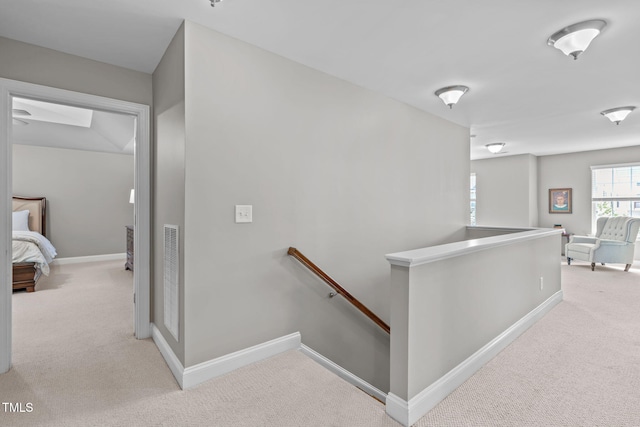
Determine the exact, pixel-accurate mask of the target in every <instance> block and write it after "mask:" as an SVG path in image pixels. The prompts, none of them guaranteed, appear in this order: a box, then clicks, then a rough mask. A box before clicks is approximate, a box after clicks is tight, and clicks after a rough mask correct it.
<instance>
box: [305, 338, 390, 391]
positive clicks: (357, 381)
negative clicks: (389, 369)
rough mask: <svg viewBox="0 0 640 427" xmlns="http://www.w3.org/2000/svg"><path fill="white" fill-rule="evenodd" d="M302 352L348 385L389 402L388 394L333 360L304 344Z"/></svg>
mask: <svg viewBox="0 0 640 427" xmlns="http://www.w3.org/2000/svg"><path fill="white" fill-rule="evenodd" d="M300 352H302V353H303V354H305V355H306V356H308V357H309V358H311V359H313V360H315V361H316V362H317V363H319V364H320V365H322V366H324V367H325V368H326V369H328V370H329V371H331V372H333V373H334V374H336V375H337V376H339V377H340V378H342V379H343V380H345V381H347V382H348V383H350V384H352V385H354V386H356V387H358V388H359V389H360V390H362V391H364V392H365V393H367V394H369V395H371V396H373V397H375V398H376V399H378V400H380V401H382V402H384V401H386V400H387V394H386V393H384V392H383V391H381V390H380V389H378V388H376V387H374V386H372V385H371V384H369V383H368V382H366V381H365V380H363V379H362V378H360V377H358V376H356V375H354V374H352V373H351V372H349V371H347V370H346V369H344V368H343V367H342V366H340V365H337V364H336V363H334V362H333V361H332V360H330V359H327V358H326V357H324V356H323V355H321V354H320V353H318V352H316V351H315V350H313V349H311V348H309V347H307V346H306V345H304V344H301V345H300Z"/></svg>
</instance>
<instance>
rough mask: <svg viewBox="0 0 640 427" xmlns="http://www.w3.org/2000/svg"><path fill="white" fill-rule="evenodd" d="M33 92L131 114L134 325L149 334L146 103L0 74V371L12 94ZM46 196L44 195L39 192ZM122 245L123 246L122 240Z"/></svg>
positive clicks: (6, 321) (6, 310)
mask: <svg viewBox="0 0 640 427" xmlns="http://www.w3.org/2000/svg"><path fill="white" fill-rule="evenodd" d="M14 96H17V97H24V98H35V99H38V100H43V101H50V102H56V103H62V104H68V105H73V106H77V107H85V108H90V109H94V110H104V111H112V112H118V113H124V114H130V115H133V116H135V117H136V143H135V149H134V162H135V175H134V188H135V189H136V191H135V204H134V212H135V213H134V245H135V247H134V253H135V255H136V256H135V257H134V261H133V262H134V265H133V281H134V293H135V305H134V330H135V334H136V338H138V339H144V338H149V337H150V336H151V322H150V319H151V317H150V312H151V275H150V271H151V142H150V117H149V106H148V105H143V104H136V103H132V102H127V101H120V100H117V99H111V98H105V97H102V96H96V95H89V94H84V93H80V92H72V91H68V90H63V89H56V88H52V87H48V86H41V85H36V84H31V83H25V82H20V81H16V80H9V79H3V78H0V213H2V215H0V373H4V372H7V371H9V369H10V368H11V317H12V316H11V314H12V311H11V310H12V308H11V301H12V294H13V287H12V283H11V277H12V266H11V239H10V236H11V196H12V191H13V189H12V173H11V171H12V148H11V147H12V142H11V138H12V114H11V105H12V97H14ZM45 196H46V195H45ZM123 247H124V246H123Z"/></svg>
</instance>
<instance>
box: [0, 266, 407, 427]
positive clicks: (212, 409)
mask: <svg viewBox="0 0 640 427" xmlns="http://www.w3.org/2000/svg"><path fill="white" fill-rule="evenodd" d="M132 281H133V279H132V274H131V273H130V272H127V271H125V270H124V269H123V263H122V262H107V263H99V264H98V263H96V264H75V265H62V266H57V267H54V268H52V273H51V276H50V277H48V278H46V279H43V280H41V282H39V283H38V287H37V288H36V289H37V291H36V292H35V293H29V294H27V293H24V292H22V293H16V294H14V296H13V307H14V310H13V311H14V316H13V323H14V351H13V369H12V370H11V371H9V373H7V374H4V375H0V400H1V401H2V402H12V403H24V404H26V403H27V402H29V403H32V406H33V411H32V412H30V413H28V412H26V413H4V412H3V408H2V407H1V406H0V425H1V426H9V425H10V426H291V427H297V426H355V425H366V426H397V425H398V424H396V423H395V422H393V421H392V420H390V419H389V418H388V417H387V416H386V414H385V411H384V406H383V405H382V404H381V403H380V402H378V401H376V400H374V399H373V398H371V397H369V396H368V395H366V394H364V393H362V392H361V391H359V390H357V389H356V388H355V387H353V386H352V385H350V384H348V383H346V382H345V381H343V380H342V379H340V378H338V377H337V376H335V375H334V374H332V373H330V372H329V371H327V370H325V369H324V368H322V367H321V366H320V365H318V364H317V363H316V362H314V361H313V360H311V359H309V358H308V357H306V356H304V355H303V354H301V353H299V352H298V351H290V352H287V353H284V354H282V355H279V356H276V357H273V358H271V359H269V360H267V361H264V362H261V363H257V364H254V365H251V366H248V367H245V368H243V369H239V370H237V371H235V372H233V373H231V374H228V375H226V376H223V377H220V378H217V379H214V380H211V381H208V382H207V383H205V384H202V385H200V386H198V387H195V388H193V389H190V390H187V391H182V390H180V388H179V387H178V385H177V383H176V381H175V380H174V378H173V376H172V375H171V372H170V371H169V369H168V367H167V366H166V364H165V362H164V360H163V359H162V356H161V355H160V353H159V352H158V350H157V349H156V347H155V345H154V344H153V342H152V341H150V340H144V341H139V340H136V339H135V338H133V335H132V324H133V315H132V310H133V309H132V305H131V300H132V291H131V289H132V286H133V285H132Z"/></svg>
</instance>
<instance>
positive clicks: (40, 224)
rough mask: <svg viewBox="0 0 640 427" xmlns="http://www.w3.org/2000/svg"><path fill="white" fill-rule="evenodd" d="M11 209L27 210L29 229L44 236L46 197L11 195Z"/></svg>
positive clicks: (45, 229)
mask: <svg viewBox="0 0 640 427" xmlns="http://www.w3.org/2000/svg"><path fill="white" fill-rule="evenodd" d="M12 203H13V209H12V210H13V211H14V212H15V211H25V210H28V211H29V229H30V230H31V231H37V232H38V233H40V234H42V235H43V236H46V235H47V233H46V231H47V199H46V198H45V197H20V196H13V200H12Z"/></svg>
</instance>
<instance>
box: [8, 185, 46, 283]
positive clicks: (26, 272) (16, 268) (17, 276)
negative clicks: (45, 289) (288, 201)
mask: <svg viewBox="0 0 640 427" xmlns="http://www.w3.org/2000/svg"><path fill="white" fill-rule="evenodd" d="M12 203H13V207H12V210H13V211H14V212H15V211H23V210H28V211H29V229H30V230H31V231H37V232H38V233H40V234H42V235H43V236H45V237H46V236H47V216H46V214H47V199H46V198H45V197H20V196H13V200H12ZM41 275H42V271H40V268H38V267H37V266H36V264H35V263H33V262H20V263H15V264H13V289H14V290H15V289H26V290H27V292H34V291H35V287H36V282H37V281H38V279H39V278H40V276H41Z"/></svg>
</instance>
